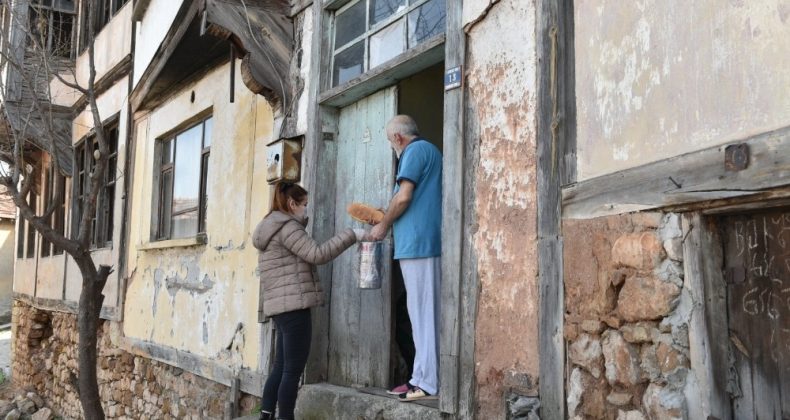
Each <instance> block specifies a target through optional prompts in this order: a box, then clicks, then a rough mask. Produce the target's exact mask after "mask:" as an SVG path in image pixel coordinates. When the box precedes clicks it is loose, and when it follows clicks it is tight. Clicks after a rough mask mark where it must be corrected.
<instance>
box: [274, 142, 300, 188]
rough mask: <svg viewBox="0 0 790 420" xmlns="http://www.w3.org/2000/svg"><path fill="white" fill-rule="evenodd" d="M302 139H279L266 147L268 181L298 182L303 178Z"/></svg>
mask: <svg viewBox="0 0 790 420" xmlns="http://www.w3.org/2000/svg"><path fill="white" fill-rule="evenodd" d="M301 160H302V141H301V138H292V139H279V140H276V141H274V142H272V143H269V144H268V145H267V146H266V181H268V182H269V183H270V184H273V183H275V182H277V181H292V182H297V181H299V179H300V178H301V176H302V171H301V166H302V165H301Z"/></svg>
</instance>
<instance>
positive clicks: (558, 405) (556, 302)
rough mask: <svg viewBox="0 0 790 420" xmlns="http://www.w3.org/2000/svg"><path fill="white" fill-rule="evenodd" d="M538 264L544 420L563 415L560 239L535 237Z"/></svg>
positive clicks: (563, 352)
mask: <svg viewBox="0 0 790 420" xmlns="http://www.w3.org/2000/svg"><path fill="white" fill-rule="evenodd" d="M538 261H539V264H540V270H541V271H540V277H539V282H540V284H539V288H540V316H539V321H538V322H539V324H538V325H539V327H538V328H539V341H540V343H539V350H540V355H539V356H540V357H539V359H540V382H539V385H540V390H539V392H540V413H541V418H544V419H563V418H564V415H565V376H564V363H565V342H564V338H563V335H562V333H563V329H562V308H563V307H564V305H563V288H562V286H563V283H562V279H563V274H562V273H563V271H562V270H563V268H562V265H561V264H557V263H556V262H557V261H559V262H561V261H562V239H560V238H552V237H548V238H539V239H538Z"/></svg>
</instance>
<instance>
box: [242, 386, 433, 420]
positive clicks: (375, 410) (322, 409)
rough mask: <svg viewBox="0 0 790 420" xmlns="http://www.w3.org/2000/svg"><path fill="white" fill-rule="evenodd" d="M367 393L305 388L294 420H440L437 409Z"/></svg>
mask: <svg viewBox="0 0 790 420" xmlns="http://www.w3.org/2000/svg"><path fill="white" fill-rule="evenodd" d="M369 392H370V391H369V390H367V389H366V390H365V392H360V391H358V390H356V389H354V388H346V387H342V386H337V385H331V384H327V383H320V384H309V385H304V386H302V388H300V389H299V398H298V400H297V401H296V418H297V419H299V420H323V419H332V420H360V419H376V420H388V419H392V420H395V419H409V420H440V419H441V418H442V416H441V414H440V413H439V410H438V409H437V408H434V407H429V406H426V405H421V404H415V403H413V402H400V401H398V400H397V398H396V397H394V396H393V397H390V396H383V395H375V394H372V393H369ZM382 392H383V391H382ZM433 405H435V404H433ZM257 418H258V415H257V414H256V415H253V416H247V417H241V419H244V420H256V419H257Z"/></svg>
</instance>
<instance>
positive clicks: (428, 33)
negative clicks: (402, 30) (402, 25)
mask: <svg viewBox="0 0 790 420" xmlns="http://www.w3.org/2000/svg"><path fill="white" fill-rule="evenodd" d="M444 1H445V0H430V1H429V2H428V3H425V4H423V5H422V6H420V7H419V8H418V9H417V10H415V11H413V12H411V13H409V48H412V47H414V46H415V45H417V44H419V43H421V42H423V41H425V40H427V39H429V38H431V37H433V36H435V35H438V34H440V33H443V32H444V27H445V14H446V11H447V10H446V7H445V3H444Z"/></svg>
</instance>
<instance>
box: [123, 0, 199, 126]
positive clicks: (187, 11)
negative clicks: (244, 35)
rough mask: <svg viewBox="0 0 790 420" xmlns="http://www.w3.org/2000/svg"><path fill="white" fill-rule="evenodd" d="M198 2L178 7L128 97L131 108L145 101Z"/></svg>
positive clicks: (138, 107) (136, 108)
mask: <svg viewBox="0 0 790 420" xmlns="http://www.w3.org/2000/svg"><path fill="white" fill-rule="evenodd" d="M199 3H200V2H197V1H193V2H184V3H183V4H182V5H181V7H180V8H179V9H178V12H177V13H176V16H175V18H174V19H173V22H177V23H175V24H173V26H171V28H170V30H168V32H167V34H166V35H165V38H164V39H163V40H162V44H161V45H160V47H159V49H157V51H156V53H155V54H154V57H153V58H152V59H151V64H150V65H149V66H148V67H146V69H145V71H143V74H141V75H140V79H139V81H138V83H137V85H136V87H135V89H134V91H133V92H132V94H131V95H130V97H129V103H130V104H131V107H132V110H138V109H140V107H141V105H142V103H143V101H145V99H146V96H147V95H148V93H149V92H150V91H151V89H152V88H153V86H154V83H155V82H156V78H157V76H159V74H160V73H161V72H162V70H163V69H164V68H165V65H166V64H167V61H168V60H169V59H170V57H171V56H172V55H173V52H175V50H176V48H177V47H178V43H179V41H180V40H181V39H183V38H184V35H185V34H186V33H187V29H189V22H191V21H192V20H193V19H194V18H195V16H197V12H198V8H199V6H200V4H199Z"/></svg>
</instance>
